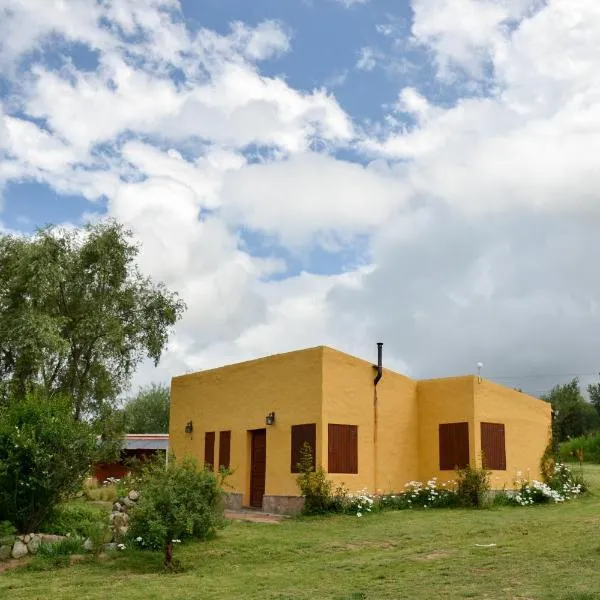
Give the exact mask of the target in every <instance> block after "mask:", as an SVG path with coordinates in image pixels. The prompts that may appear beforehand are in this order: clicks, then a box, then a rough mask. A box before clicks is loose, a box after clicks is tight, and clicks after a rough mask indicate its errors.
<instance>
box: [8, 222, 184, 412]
mask: <svg viewBox="0 0 600 600" xmlns="http://www.w3.org/2000/svg"><path fill="white" fill-rule="evenodd" d="M137 253H138V247H137V246H136V245H135V244H134V243H133V241H132V238H131V233H130V232H128V231H126V230H125V229H124V228H123V227H122V226H121V225H119V224H117V223H115V222H114V221H109V222H104V223H99V224H94V225H88V226H87V227H86V228H85V230H84V231H83V232H82V231H79V230H74V229H57V228H51V227H47V228H45V229H41V230H39V231H38V232H37V235H35V236H33V237H30V238H22V237H17V236H11V235H4V236H2V237H0V282H1V283H0V380H1V381H2V383H3V389H4V394H5V395H6V394H7V393H12V394H13V395H17V396H21V397H23V396H24V395H25V393H26V391H27V390H30V389H32V388H33V387H39V388H40V389H41V390H42V391H43V393H44V394H45V395H47V396H48V397H53V396H56V395H62V396H64V397H68V398H70V399H72V410H73V414H74V416H75V418H76V419H77V420H81V419H83V418H84V417H86V416H87V417H89V416H92V417H96V418H99V417H101V416H102V412H103V409H105V407H106V405H111V404H112V403H113V402H114V400H115V399H116V397H117V396H118V395H119V394H120V393H122V392H123V390H124V389H125V388H126V387H127V384H128V381H129V378H130V376H131V374H132V373H133V371H134V369H135V368H136V366H137V365H138V363H139V362H140V361H141V360H142V359H143V358H144V356H148V357H150V358H152V359H153V360H154V362H155V363H158V360H159V359H160V356H161V354H162V351H163V349H164V347H165V345H166V342H167V338H168V334H169V330H170V328H171V326H173V325H174V324H175V323H176V321H177V320H178V319H179V318H180V316H181V314H182V312H183V310H184V304H183V302H182V301H181V300H180V299H179V298H178V296H177V294H175V293H172V292H170V291H168V290H167V289H166V288H165V286H164V285H163V284H161V283H154V282H153V281H152V280H151V279H150V278H148V277H144V276H143V275H142V274H141V273H140V272H139V270H138V268H137V266H136V263H135V259H136V255H137Z"/></svg>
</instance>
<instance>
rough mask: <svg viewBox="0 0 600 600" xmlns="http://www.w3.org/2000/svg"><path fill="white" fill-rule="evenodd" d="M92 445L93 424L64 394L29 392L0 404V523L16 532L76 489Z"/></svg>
mask: <svg viewBox="0 0 600 600" xmlns="http://www.w3.org/2000/svg"><path fill="white" fill-rule="evenodd" d="M95 448H96V438H95V435H94V433H93V430H92V428H91V427H90V426H89V425H88V424H87V423H83V422H77V421H75V420H74V419H73V416H72V413H71V403H70V402H69V401H68V400H66V399H63V398H52V399H50V398H46V397H44V396H42V395H40V394H29V395H27V396H26V397H25V398H9V399H8V400H7V401H6V403H5V404H3V405H2V406H0V521H3V520H8V521H10V522H11V523H12V524H13V525H14V526H15V527H16V528H17V529H18V530H19V531H20V532H21V533H30V532H32V531H35V530H36V529H38V527H39V526H40V524H41V523H42V522H43V521H44V519H45V518H46V517H47V516H48V514H49V513H50V512H51V510H52V509H53V508H54V507H55V506H56V505H57V504H59V503H60V502H61V501H62V500H64V499H65V498H68V497H69V496H71V495H74V494H75V493H76V492H77V491H79V490H80V489H81V484H82V482H83V479H84V477H85V476H86V474H87V472H88V471H89V469H90V466H91V457H92V455H93V453H94V451H95Z"/></svg>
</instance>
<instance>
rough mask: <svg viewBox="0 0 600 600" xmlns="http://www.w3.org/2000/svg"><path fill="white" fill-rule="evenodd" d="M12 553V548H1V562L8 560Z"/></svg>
mask: <svg viewBox="0 0 600 600" xmlns="http://www.w3.org/2000/svg"><path fill="white" fill-rule="evenodd" d="M11 552H12V546H0V560H8V559H9V558H10V555H11Z"/></svg>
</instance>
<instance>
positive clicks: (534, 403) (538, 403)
mask: <svg viewBox="0 0 600 600" xmlns="http://www.w3.org/2000/svg"><path fill="white" fill-rule="evenodd" d="M474 390H475V423H476V427H475V440H476V445H477V447H478V448H481V426H480V424H481V422H489V423H504V430H505V446H506V471H492V487H493V488H494V489H501V488H502V487H504V486H506V487H507V488H509V489H511V488H512V487H513V482H514V480H515V477H516V474H517V471H521V472H522V473H523V476H524V477H525V478H529V479H538V480H539V479H540V477H541V475H540V468H539V467H540V459H541V457H542V454H543V453H544V450H545V448H546V446H547V444H548V441H549V439H550V427H551V418H552V415H551V413H552V408H551V406H550V404H549V403H548V402H544V401H543V400H538V399H537V398H533V397H532V396H528V395H527V394H523V393H521V392H517V391H515V390H512V389H510V388H507V387H504V386H500V385H497V384H495V383H492V382H491V381H486V380H485V379H483V380H482V381H481V382H478V381H477V380H475V383H474ZM477 459H478V464H481V462H480V461H481V455H480V454H479V455H478V456H477Z"/></svg>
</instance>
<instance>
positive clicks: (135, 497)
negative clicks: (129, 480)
mask: <svg viewBox="0 0 600 600" xmlns="http://www.w3.org/2000/svg"><path fill="white" fill-rule="evenodd" d="M128 497H129V499H130V500H133V501H134V502H137V501H138V500H139V499H140V493H139V492H137V491H136V490H131V491H130V492H129V494H128Z"/></svg>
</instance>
